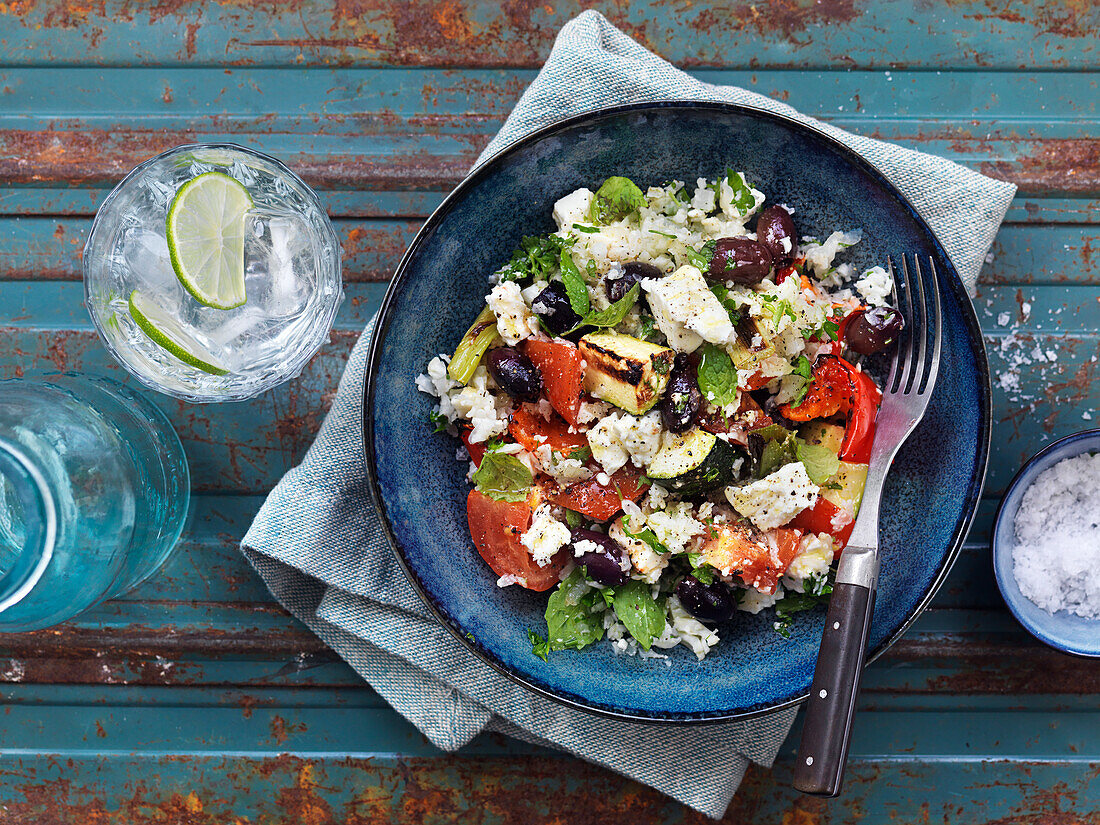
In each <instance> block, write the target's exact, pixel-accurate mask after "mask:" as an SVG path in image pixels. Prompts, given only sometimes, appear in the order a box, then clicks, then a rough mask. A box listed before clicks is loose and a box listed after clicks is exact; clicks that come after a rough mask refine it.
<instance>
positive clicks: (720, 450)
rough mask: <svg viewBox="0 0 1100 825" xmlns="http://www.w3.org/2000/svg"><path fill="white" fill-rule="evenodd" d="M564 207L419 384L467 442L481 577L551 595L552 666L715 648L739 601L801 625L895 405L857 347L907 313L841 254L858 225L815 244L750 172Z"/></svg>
mask: <svg viewBox="0 0 1100 825" xmlns="http://www.w3.org/2000/svg"><path fill="white" fill-rule="evenodd" d="M594 184H595V182H594ZM553 219H554V223H555V224H556V226H557V227H558V229H557V231H556V232H553V233H551V234H548V235H546V236H541V237H527V238H524V240H523V243H522V245H521V247H520V248H519V249H517V250H516V251H515V253H514V254H513V255H512V257H511V259H510V260H508V261H507V262H505V263H504V264H503V265H502V266H501V267H500V268H499V269H498V270H497V271H496V272H494V273H492V274H491V275H490V277H489V283H488V284H487V295H486V299H485V306H484V309H483V310H482V311H481V313H480V314H479V315H478V316H477V317H476V318H475V319H473V323H472V325H471V326H470V328H469V330H468V331H467V332H466V334H465V336H464V337H463V338H462V340H461V341H459V342H457V346H456V348H455V350H454V352H453V354H450V355H447V354H441V355H439V356H437V357H435V358H433V359H432V360H431V361H430V362H429V363H428V364H427V366H426V370H425V372H424V374H422V375H419V376H418V377H417V378H416V382H417V387H418V388H419V389H420V390H421V391H422V392H425V393H428V394H430V395H432V396H433V397H435V398H436V399H437V402H438V403H437V404H436V405H435V408H434V410H433V412H432V414H431V417H432V424H433V426H434V428H435V430H436V431H437V432H440V433H446V434H448V435H450V436H453V437H456V438H460V439H461V445H458V444H457V443H456V447H457V453H456V459H457V460H459V461H463V462H469V472H468V475H467V477H468V479H469V481H470V483H471V489H470V491H469V494H468V498H467V502H466V509H467V520H468V523H469V529H470V537H471V539H472V541H473V543H474V546H475V547H476V548H477V551H478V553H479V554H480V556H481V558H482V559H483V560H484V562H485V565H486V566H487V568H488V569H487V570H486V571H485V574H488V571H489V570H491V571H492V575H494V576H496V577H497V584H498V585H499V586H500V587H520V588H526V589H528V590H533V591H552V592H551V593H550V594H549V598H548V600H547V606H546V612H545V619H546V625H545V627H540V628H531V629H530V630H529V631H528V633H529V636H530V641H531V643H532V650H533V652H534V654H535V655H538V656H540V657H542V658H546V657H547V656H549V655H551V653H552V652H553V651H559V650H565V649H582V648H584V647H586V646H588V645H591V644H594V643H597V642H600V641H601V640H606V641H607V642H609V643H610V644H611V645H612V646H613V648H614V649H615V650H616V651H617V652H621V653H624V654H634V655H640V656H644V657H661V656H664V655H665V654H662V653H661V651H662V650H667V649H669V648H672V647H675V646H676V645H685V646H686V647H688V648H689V649H690V650H691V651H692V652H693V653H694V654H695V656H696V657H698V658H699V659H703V658H704V657H705V656H706V655H707V653H708V652H710V650H711V649H712V648H714V646H715V645H718V644H719V643H720V635H721V628H722V624H723V623H724V622H726V621H728V620H729V619H730V618H731V617H732V616H733V615H734V613H735V612H736V611H738V610H741V611H748V612H750V613H758V612H760V611H762V610H774V611H775V619H774V627H775V629H776V631H777V632H779V633H781V634H784V633H786V630H787V627H788V626H789V623H790V617H791V615H792V614H793V613H795V612H797V611H800V610H805V609H808V608H810V607H813V606H814V605H816V604H819V603H821V602H822V601H824V600H827V599H828V596H829V593H830V592H831V581H832V576H833V573H834V561H835V560H836V559H837V558H838V557H839V553H840V550H841V549H842V548H843V546H844V543H845V541H846V540H847V538H848V536H849V534H850V533H851V530H852V525H853V522H854V519H855V516H856V513H857V512H858V508H859V503H860V499H861V496H862V492H863V485H864V480H865V478H866V472H867V463H866V462H867V461H868V458H869V455H870V449H871V443H872V441H873V438H874V429H875V417H876V413H877V410H878V404H879V401H880V399H881V393H880V391H879V389H878V387H877V386H876V384H875V382H874V380H873V379H872V378H871V376H870V375H869V374H868V373H866V372H864V371H863V369H862V368H861V363H860V362H861V360H862V359H863V357H864V356H868V355H872V354H874V353H876V352H879V351H881V350H884V349H886V348H887V347H889V346H891V345H892V343H893V342H894V341H895V340H896V338H897V336H898V333H899V332H900V331H901V328H902V320H901V315H900V313H898V312H897V310H896V309H893V308H892V307H891V306H890V301H891V299H892V295H893V292H894V288H893V287H894V285H893V283H892V280H891V278H890V275H889V274H888V273H887V271H886V270H885V269H883V268H882V267H880V266H875V267H873V268H871V269H869V270H866V271H864V272H860V273H857V272H855V271H853V268H852V267H851V266H850V265H849V264H847V263H845V262H844V260H843V258H844V250H845V249H846V248H847V247H850V246H851V245H853V244H856V243H858V242H859V240H860V231H859V230H858V229H851V230H839V229H838V230H837V231H834V232H832V233H831V234H829V235H828V236H827V237H823V238H811V237H800V236H799V235H798V232H797V230H796V225H797V220H798V215H797V214H795V212H794V210H792V209H791V208H789V207H787V206H784V205H783V204H781V203H775V204H767V201H766V197H765V195H764V193H763V192H760V191H759V190H757V189H755V188H753V186H752V185H751V183H750V182H749V181H748V180H746V178H745V175H744V174H743V173H740V172H736V171H733V170H727V171H726V173H725V174H724V175H722V176H720V177H718V178H717V179H714V180H707V179H705V178H699V179H698V180H697V181H695V183H694V184H687V183H684V182H682V181H676V180H673V181H669V182H667V183H663V184H661V185H656V186H650V187H649V188H648V189H647V190H645V191H643V190H642V189H641V188H640V187H639V186H638V185H637V184H635V182H633V181H631V180H629V179H627V178H624V177H611V178H608V179H607V180H605V181H603V183H602V184H600V185H598V186H596V188H595V191H593V190H592V189H589V188H581V189H577V190H576V191H574V192H572V193H570V194H568V195H566V196H565V197H563V198H561V199H559V200H558V201H557V202H556V203H554V204H553ZM441 437H442V436H441ZM479 574H480V573H479V572H478V571H473V570H472V571H471V575H479Z"/></svg>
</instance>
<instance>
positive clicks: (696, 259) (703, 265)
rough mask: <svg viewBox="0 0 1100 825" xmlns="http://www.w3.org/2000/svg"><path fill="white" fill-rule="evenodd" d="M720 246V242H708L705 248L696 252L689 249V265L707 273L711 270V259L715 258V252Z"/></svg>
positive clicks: (704, 245)
mask: <svg viewBox="0 0 1100 825" xmlns="http://www.w3.org/2000/svg"><path fill="white" fill-rule="evenodd" d="M717 246H718V241H707V242H706V243H705V244H703V246H702V247H701V248H700V249H699V251H696V250H694V249H688V251H687V259H688V263H689V264H691V265H692V266H693V267H695V268H696V269H698V270H699V271H700V272H706V271H707V270H708V269H710V259H711V258H713V257H714V250H715V249H716V248H717Z"/></svg>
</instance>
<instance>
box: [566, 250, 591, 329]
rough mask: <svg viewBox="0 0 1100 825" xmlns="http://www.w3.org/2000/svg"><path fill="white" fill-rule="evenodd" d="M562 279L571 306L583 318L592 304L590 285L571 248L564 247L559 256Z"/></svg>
mask: <svg viewBox="0 0 1100 825" xmlns="http://www.w3.org/2000/svg"><path fill="white" fill-rule="evenodd" d="M559 265H560V266H561V279H562V282H563V283H564V284H565V294H566V295H568V296H569V306H570V307H572V309H573V311H574V312H575V313H577V314H578V315H580V316H581V317H582V318H583V317H584V316H585V315H587V314H588V308H589V306H590V305H591V304H590V301H589V298H588V285H587V284H586V283H585V282H584V278H583V277H582V276H581V272H580V270H579V269H577V265H576V264H575V263H573V257H572V256H571V255H570V254H569V250H568V249H565V248H563V249H562V250H561V254H560V257H559Z"/></svg>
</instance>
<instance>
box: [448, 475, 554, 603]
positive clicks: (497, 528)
mask: <svg viewBox="0 0 1100 825" xmlns="http://www.w3.org/2000/svg"><path fill="white" fill-rule="evenodd" d="M466 520H467V521H468V522H469V525H470V538H472V539H473V541H474V547H476V548H477V552H478V553H480V554H481V558H483V559H484V560H485V563H486V564H488V565H489V567H490V568H492V570H493V572H494V573H496V574H497V575H498V576H515V577H516V578H517V579H519V581H518V582H517V583H518V584H520V585H521V586H522V587H525V588H527V589H528V590H538V591H541V590H549V589H550V588H551V587H554V586H555V585H556V584H557V583H558V577H559V574H560V573H561V571H562V569H563V568H564V567H565V565H566V563H567V562H568V561H569V555H568V553H565V552H563V551H558V553H557V554H556V555H555V556H554V557H553V558H552V559H551V560H550V563H549V564H547V565H546V566H545V567H539V566H538V564H537V563H536V562H535V560H534V559H533V558H531V554H530V553H528V552H527V548H526V547H524V546H523V545H522V544H521V543H520V538H521V537H522V536H523V534H524V533H525V532H526V531H527V528H528V527H530V526H531V508H530V506H529V505H528V504H527V503H525V502H521V503H519V504H511V503H509V502H507V501H496V500H495V499H491V498H489V497H488V496H487V495H484V494H483V493H479V492H478V491H477V490H471V491H470V495H469V496H467V498H466Z"/></svg>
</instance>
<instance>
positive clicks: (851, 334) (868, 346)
mask: <svg viewBox="0 0 1100 825" xmlns="http://www.w3.org/2000/svg"><path fill="white" fill-rule="evenodd" d="M904 328H905V321H904V320H902V317H901V313H900V312H898V311H897V310H896V309H891V308H890V307H871V308H870V309H865V310H863V311H861V312H859V313H858V314H857V315H856V316H855V317H854V318H852V319H851V320H850V321H849V322H848V326H847V327H846V328H845V331H844V340H845V341H846V342H847V343H848V346H849V347H850V348H851V349H852V351H853V352H858V353H859V354H860V355H874V354H875V353H876V352H882V350H884V349H886V348H887V347H888V346H890V345H891V344H893V343H894V342H895V341H897V340H898V335H899V334H900V333H901V331H902V330H903V329H904Z"/></svg>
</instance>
